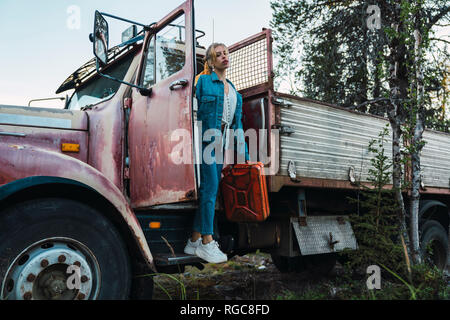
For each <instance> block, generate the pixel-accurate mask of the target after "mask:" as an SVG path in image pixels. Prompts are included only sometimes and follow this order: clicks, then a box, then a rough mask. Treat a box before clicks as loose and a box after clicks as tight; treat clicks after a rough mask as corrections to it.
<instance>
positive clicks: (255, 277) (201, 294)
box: [154, 253, 339, 300]
mask: <svg viewBox="0 0 450 320" xmlns="http://www.w3.org/2000/svg"><path fill="white" fill-rule="evenodd" d="M337 276H339V266H337V267H335V269H334V270H333V271H332V272H331V273H330V275H329V276H327V277H323V276H319V275H315V274H312V273H311V272H307V271H305V272H302V273H295V272H292V273H280V272H279V271H278V270H277V268H276V267H275V265H274V264H273V263H272V260H271V258H270V255H267V254H262V253H257V254H248V255H245V256H235V257H233V258H232V259H230V260H229V261H228V262H227V263H223V264H217V265H215V264H207V265H205V269H203V270H202V271H200V270H199V269H197V268H196V267H190V266H188V267H186V269H185V272H184V273H183V274H181V275H170V276H167V275H160V276H156V277H155V278H154V280H155V290H154V299H156V300H168V299H173V300H178V299H188V300H216V299H220V300H276V299H283V300H284V299H290V298H293V297H292V295H293V293H295V296H296V297H298V296H301V295H302V293H305V292H307V291H309V290H310V289H311V288H314V287H316V286H318V285H319V284H323V283H325V282H327V281H330V280H331V279H333V278H335V277H337ZM173 277H176V278H177V279H178V280H175V279H174V278H173ZM183 286H184V289H185V292H184V291H183ZM330 289H331V288H330Z"/></svg>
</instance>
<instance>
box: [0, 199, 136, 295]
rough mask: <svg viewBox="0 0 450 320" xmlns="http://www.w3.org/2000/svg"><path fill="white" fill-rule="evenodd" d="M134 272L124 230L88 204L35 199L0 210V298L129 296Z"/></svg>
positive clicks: (63, 200) (62, 200) (65, 200)
mask: <svg viewBox="0 0 450 320" xmlns="http://www.w3.org/2000/svg"><path fill="white" fill-rule="evenodd" d="M131 275H132V272H131V265H130V261H129V257H128V253H127V250H126V248H125V245H124V243H123V241H122V238H121V236H120V234H119V233H118V231H117V230H116V228H115V227H114V225H113V224H112V223H111V222H110V221H109V220H108V219H107V218H105V217H104V216H103V215H102V214H101V213H99V212H98V211H97V210H94V209H93V208H91V207H89V206H87V205H85V204H82V203H80V202H77V201H73V200H69V199H60V198H45V199H34V200H29V201H26V202H22V203H18V204H16V205H13V206H11V207H8V208H7V209H5V210H3V211H1V212H0V290H1V291H0V300H1V299H12V300H21V299H25V300H72V299H77V300H95V299H98V300H108V299H127V298H128V297H129V293H130V286H131Z"/></svg>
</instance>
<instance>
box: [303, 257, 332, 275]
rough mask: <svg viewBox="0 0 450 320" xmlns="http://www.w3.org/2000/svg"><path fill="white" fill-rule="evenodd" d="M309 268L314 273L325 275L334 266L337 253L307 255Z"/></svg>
mask: <svg viewBox="0 0 450 320" xmlns="http://www.w3.org/2000/svg"><path fill="white" fill-rule="evenodd" d="M307 261H308V265H309V268H310V269H311V271H313V272H314V273H316V274H319V275H323V276H326V275H328V274H329V273H330V272H331V270H333V268H334V267H335V266H336V262H337V255H336V254H334V253H326V254H316V255H311V256H307Z"/></svg>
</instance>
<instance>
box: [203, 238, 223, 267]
mask: <svg viewBox="0 0 450 320" xmlns="http://www.w3.org/2000/svg"><path fill="white" fill-rule="evenodd" d="M195 254H196V255H197V256H198V257H200V258H202V259H203V260H205V261H207V262H209V263H222V262H226V261H227V260H228V257H227V255H226V254H225V253H223V252H222V251H220V249H219V244H218V243H217V242H216V241H214V240H213V241H211V242H209V243H207V244H203V243H202V242H200V245H199V246H198V247H197V249H196V250H195Z"/></svg>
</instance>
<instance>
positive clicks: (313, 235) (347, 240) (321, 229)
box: [291, 216, 358, 256]
mask: <svg viewBox="0 0 450 320" xmlns="http://www.w3.org/2000/svg"><path fill="white" fill-rule="evenodd" d="M291 224H292V226H293V228H294V231H295V236H296V238H297V241H298V244H299V247H300V252H301V254H302V255H304V256H306V255H312V254H322V253H332V252H339V251H342V250H344V249H346V248H349V249H353V250H356V249H358V244H357V243H356V238H355V234H354V233H353V229H352V226H351V224H350V222H349V221H348V218H347V217H346V216H307V217H300V218H291Z"/></svg>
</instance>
